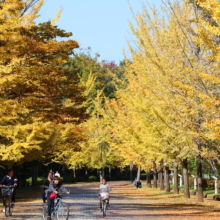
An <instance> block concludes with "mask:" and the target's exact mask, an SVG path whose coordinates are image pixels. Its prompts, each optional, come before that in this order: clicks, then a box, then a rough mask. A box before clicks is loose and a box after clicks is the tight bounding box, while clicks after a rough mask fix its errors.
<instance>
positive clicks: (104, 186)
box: [99, 178, 112, 212]
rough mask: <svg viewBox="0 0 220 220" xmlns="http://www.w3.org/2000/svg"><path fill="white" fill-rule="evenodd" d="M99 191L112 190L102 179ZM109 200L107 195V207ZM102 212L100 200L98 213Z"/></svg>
mask: <svg viewBox="0 0 220 220" xmlns="http://www.w3.org/2000/svg"><path fill="white" fill-rule="evenodd" d="M99 190H100V191H102V190H104V191H106V192H110V191H111V190H112V189H111V187H110V186H109V185H108V184H107V182H106V179H105V178H103V179H102V184H101V185H100V187H99ZM109 200H110V195H108V199H107V205H108V206H109ZM101 211H102V200H101V199H100V212H101Z"/></svg>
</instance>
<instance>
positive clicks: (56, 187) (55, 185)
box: [46, 174, 69, 220]
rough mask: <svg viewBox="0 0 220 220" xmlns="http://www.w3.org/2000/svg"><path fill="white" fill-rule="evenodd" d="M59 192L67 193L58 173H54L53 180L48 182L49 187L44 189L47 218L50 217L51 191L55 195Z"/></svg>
mask: <svg viewBox="0 0 220 220" xmlns="http://www.w3.org/2000/svg"><path fill="white" fill-rule="evenodd" d="M59 192H62V193H66V194H69V192H67V190H66V188H65V187H64V186H63V185H62V183H61V182H60V175H58V174H57V175H56V174H55V175H54V178H53V181H51V182H50V185H49V188H48V189H47V190H46V193H47V205H48V218H47V219H48V220H50V219H51V208H52V201H53V199H51V198H50V195H51V194H52V193H55V194H56V195H57V196H58V194H59Z"/></svg>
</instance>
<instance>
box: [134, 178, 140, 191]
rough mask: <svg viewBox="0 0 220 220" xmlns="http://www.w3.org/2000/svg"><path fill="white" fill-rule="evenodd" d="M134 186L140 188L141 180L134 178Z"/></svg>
mask: <svg viewBox="0 0 220 220" xmlns="http://www.w3.org/2000/svg"><path fill="white" fill-rule="evenodd" d="M134 185H135V186H136V187H137V189H138V188H142V184H141V180H140V179H138V178H135V180H134Z"/></svg>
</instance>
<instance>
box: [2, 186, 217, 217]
mask: <svg viewBox="0 0 220 220" xmlns="http://www.w3.org/2000/svg"><path fill="white" fill-rule="evenodd" d="M109 184H110V186H112V193H111V200H110V208H109V210H107V216H106V217H105V218H104V219H106V220H108V219H114V220H128V219H135V220H139V219H140V220H142V219H147V220H148V219H149V220H151V219H152V220H159V219H160V220H161V219H164V220H168V219H169V220H170V219H173V220H174V219H175V220H183V219H184V220H186V219H190V220H191V219H192V220H195V219H206V220H207V219H209V218H208V215H207V214H208V213H207V210H206V209H204V208H203V207H199V206H198V207H197V206H192V207H191V206H190V205H186V204H185V205H184V204H183V205H182V204H181V202H180V204H178V202H177V203H175V201H174V203H172V204H167V203H166V202H164V200H163V201H160V194H158V196H152V195H146V194H142V192H143V191H142V190H145V189H136V188H135V187H131V186H130V185H127V184H126V183H125V182H124V183H123V182H120V183H109ZM98 187H99V185H98V184H74V185H71V186H69V185H68V186H67V188H68V189H69V190H70V191H71V194H70V195H65V196H64V197H63V200H64V202H66V203H68V205H69V207H70V216H69V219H70V220H71V219H77V220H84V219H88V220H89V219H91V220H92V219H103V216H102V212H100V209H99V199H98V191H97V190H98ZM137 190H138V191H137ZM137 192H138V194H137ZM159 193H160V191H159ZM161 193H162V194H163V192H161ZM162 194H161V195H162ZM176 201H178V199H177V200H176ZM192 209H193V211H192ZM204 214H205V215H206V216H204ZM216 217H217V216H216ZM0 219H2V220H6V219H7V220H9V219H10V220H20V219H22V220H23V219H24V220H26V219H29V220H30V219H31V220H32V219H33V220H35V219H39V220H40V219H42V202H41V200H35V201H32V202H24V203H17V204H16V207H15V208H14V213H13V216H12V217H10V218H5V217H4V215H3V213H1V214H0ZM55 219H56V218H55ZM211 219H213V220H214V219H216V220H217V219H218V218H213V216H212V218H211Z"/></svg>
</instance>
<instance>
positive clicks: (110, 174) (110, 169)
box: [108, 165, 112, 179]
mask: <svg viewBox="0 0 220 220" xmlns="http://www.w3.org/2000/svg"><path fill="white" fill-rule="evenodd" d="M108 175H109V176H108V177H109V179H111V178H112V165H109V174H108Z"/></svg>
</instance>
